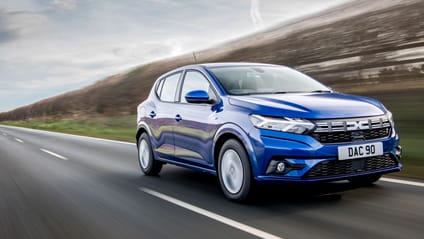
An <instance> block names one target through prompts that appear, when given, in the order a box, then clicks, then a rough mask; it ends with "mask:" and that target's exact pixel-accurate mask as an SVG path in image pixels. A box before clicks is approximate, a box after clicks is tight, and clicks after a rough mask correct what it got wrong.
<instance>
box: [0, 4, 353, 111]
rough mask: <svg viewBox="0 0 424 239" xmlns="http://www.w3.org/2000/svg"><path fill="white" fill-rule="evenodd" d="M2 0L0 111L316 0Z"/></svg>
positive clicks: (238, 31)
mask: <svg viewBox="0 0 424 239" xmlns="http://www.w3.org/2000/svg"><path fill="white" fill-rule="evenodd" d="M2 1H3V2H2V6H3V8H1V7H0V52H1V54H0V72H1V77H0V111H2V110H9V109H12V108H14V107H17V106H20V105H23V104H29V103H32V102H34V101H37V100H40V99H41V98H46V97H50V96H53V95H56V94H59V93H62V92H65V91H68V90H74V89H77V88H80V87H83V86H86V85H89V84H91V83H94V82H95V81H98V80H100V79H103V78H105V77H107V76H109V75H113V74H117V73H121V72H123V71H126V70H128V69H130V68H132V67H135V66H137V65H140V64H143V63H146V62H150V61H154V60H157V59H161V58H165V57H169V56H176V55H179V54H183V53H188V52H192V51H198V50H200V49H205V48H208V47H209V46H211V45H214V44H219V43H222V42H224V41H227V40H229V39H231V38H236V37H240V36H241V35H244V34H247V33H251V32H253V31H255V27H256V29H257V28H260V27H261V26H263V27H266V26H269V24H270V23H271V24H274V23H276V22H280V21H281V20H284V19H286V17H287V16H288V13H291V15H290V17H293V16H294V15H295V14H300V13H299V11H294V10H293V9H302V12H305V11H306V8H307V7H305V6H309V5H312V4H311V2H315V1H312V0H309V1H307V0H302V1H301V0H299V1H295V2H296V4H297V5H296V6H294V3H293V4H290V2H293V0H290V1H289V0H279V1H274V0H251V1H246V0H233V1H227V0H215V1H198V0H185V1H175V0H143V1H139V0H122V1H104V0H90V1H80V0H37V1H34V0H23V1H16V0H2ZM337 1H346V0H337ZM319 2H320V3H319V4H318V3H317V4H316V5H323V4H324V5H325V4H328V3H329V2H334V0H322V1H319ZM324 2H325V3H324ZM301 3H303V5H302V4H301ZM300 5H302V6H303V7H300ZM283 10H284V11H283ZM311 11H312V10H311ZM283 13H284V14H283ZM252 23H253V26H252ZM10 92H14V93H10Z"/></svg>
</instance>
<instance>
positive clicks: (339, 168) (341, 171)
mask: <svg viewBox="0 0 424 239" xmlns="http://www.w3.org/2000/svg"><path fill="white" fill-rule="evenodd" d="M397 165H398V162H397V160H396V159H395V158H394V157H392V156H391V155H390V154H385V155H381V156H376V157H370V158H362V159H353V160H342V161H340V160H327V161H322V162H320V163H318V164H317V165H315V166H314V167H312V168H311V169H310V170H309V171H308V172H307V173H306V174H305V175H304V176H303V177H302V178H304V179H314V178H326V177H333V176H343V175H350V174H355V173H362V172H372V171H376V170H382V169H389V168H393V167H396V166H397Z"/></svg>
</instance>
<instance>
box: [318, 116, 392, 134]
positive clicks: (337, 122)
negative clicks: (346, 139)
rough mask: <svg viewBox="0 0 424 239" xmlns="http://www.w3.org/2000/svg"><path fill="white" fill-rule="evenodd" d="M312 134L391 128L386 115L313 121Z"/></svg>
mask: <svg viewBox="0 0 424 239" xmlns="http://www.w3.org/2000/svg"><path fill="white" fill-rule="evenodd" d="M314 123H315V125H316V128H315V130H314V133H331V132H346V131H357V130H367V129H381V128H387V127H391V124H390V120H389V118H388V117H387V116H386V115H381V116H375V117H362V118H347V119H328V120H315V121H314Z"/></svg>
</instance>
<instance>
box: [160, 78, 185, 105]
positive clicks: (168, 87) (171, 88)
mask: <svg viewBox="0 0 424 239" xmlns="http://www.w3.org/2000/svg"><path fill="white" fill-rule="evenodd" d="M180 76H181V73H176V74H173V75H171V76H168V77H166V78H165V80H164V82H163V83H162V85H163V86H162V90H161V91H160V95H159V98H160V99H161V100H162V101H167V102H174V101H175V93H176V92H177V86H178V82H179V79H180Z"/></svg>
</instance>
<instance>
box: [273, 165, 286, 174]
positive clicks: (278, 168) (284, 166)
mask: <svg viewBox="0 0 424 239" xmlns="http://www.w3.org/2000/svg"><path fill="white" fill-rule="evenodd" d="M285 170H286V163H284V162H279V163H277V167H275V171H276V172H277V173H283V172H284V171H285Z"/></svg>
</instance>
